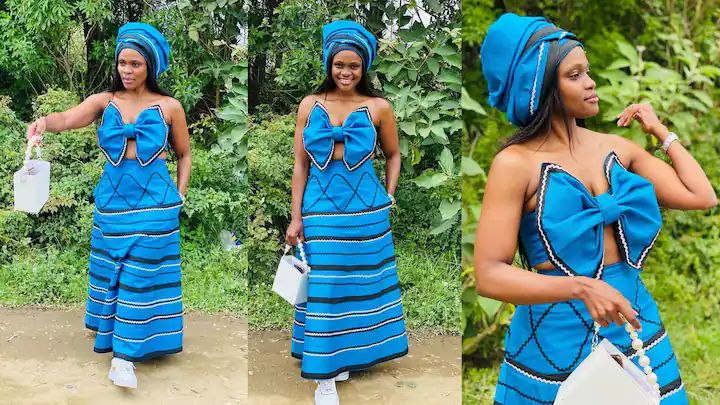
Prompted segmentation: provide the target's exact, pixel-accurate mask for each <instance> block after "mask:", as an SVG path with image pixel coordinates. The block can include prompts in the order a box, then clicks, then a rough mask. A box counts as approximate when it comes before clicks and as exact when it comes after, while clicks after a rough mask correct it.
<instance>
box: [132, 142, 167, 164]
mask: <svg viewBox="0 0 720 405" xmlns="http://www.w3.org/2000/svg"><path fill="white" fill-rule="evenodd" d="M166 155H167V152H165V151H163V152H162V153H161V154H160V156H158V158H160V159H165V156H166ZM124 158H125V159H133V160H134V159H135V158H137V151H136V148H135V140H134V139H128V143H127V149H126V150H125V156H124Z"/></svg>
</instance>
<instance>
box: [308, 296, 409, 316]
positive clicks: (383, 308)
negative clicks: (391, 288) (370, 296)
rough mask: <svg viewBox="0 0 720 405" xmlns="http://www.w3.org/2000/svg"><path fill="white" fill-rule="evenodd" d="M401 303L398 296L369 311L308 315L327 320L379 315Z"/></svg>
mask: <svg viewBox="0 0 720 405" xmlns="http://www.w3.org/2000/svg"><path fill="white" fill-rule="evenodd" d="M399 305H400V299H399V298H398V299H397V300H395V301H393V302H391V303H389V304H385V305H383V306H381V307H379V308H376V309H371V310H367V311H349V312H342V313H339V314H329V313H320V314H312V315H307V318H312V319H324V320H326V321H335V320H338V319H344V318H352V317H356V316H362V315H377V314H381V313H383V312H385V311H388V310H390V309H392V308H395V307H397V306H399ZM328 316H332V318H327V317H328Z"/></svg>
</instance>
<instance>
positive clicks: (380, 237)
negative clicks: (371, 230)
mask: <svg viewBox="0 0 720 405" xmlns="http://www.w3.org/2000/svg"><path fill="white" fill-rule="evenodd" d="M391 233H392V231H390V230H388V231H387V232H385V233H383V234H382V235H378V236H376V237H374V238H372V239H363V240H344V239H317V240H309V241H305V244H306V245H309V244H311V243H320V242H332V243H367V242H374V241H376V240H380V239H382V238H384V237H386V236H387V235H389V234H391Z"/></svg>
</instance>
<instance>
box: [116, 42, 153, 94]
mask: <svg viewBox="0 0 720 405" xmlns="http://www.w3.org/2000/svg"><path fill="white" fill-rule="evenodd" d="M117 70H118V73H119V74H120V79H122V83H123V86H124V87H125V90H135V89H137V88H138V87H139V86H144V85H145V80H147V75H148V69H147V62H145V58H143V56H142V55H141V54H140V52H138V51H136V50H134V49H130V48H125V49H123V50H122V51H120V54H119V55H118V62H117Z"/></svg>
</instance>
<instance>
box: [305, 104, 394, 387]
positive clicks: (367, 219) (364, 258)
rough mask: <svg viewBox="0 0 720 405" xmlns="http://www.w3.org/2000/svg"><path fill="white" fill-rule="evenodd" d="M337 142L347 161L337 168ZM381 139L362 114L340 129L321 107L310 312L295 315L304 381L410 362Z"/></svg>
mask: <svg viewBox="0 0 720 405" xmlns="http://www.w3.org/2000/svg"><path fill="white" fill-rule="evenodd" d="M336 141H341V142H344V147H345V149H344V156H343V160H342V161H340V160H332V155H333V148H334V145H335V142H336ZM376 142H377V132H376V129H375V127H374V126H373V121H372V118H371V116H370V112H369V110H368V109H367V108H366V107H361V108H358V109H356V110H355V111H353V112H352V113H350V115H349V116H348V118H347V119H346V120H345V123H344V124H343V125H342V126H333V125H332V124H331V122H330V116H329V114H328V112H327V111H326V110H325V108H324V106H323V105H322V104H321V103H319V102H317V103H316V104H315V105H314V106H313V108H312V110H311V112H310V115H309V116H308V120H307V124H306V126H305V130H304V132H303V143H304V147H305V151H306V152H307V154H308V156H309V158H310V160H311V162H312V165H311V167H310V171H309V174H308V180H307V185H306V187H305V193H304V195H303V202H302V221H303V227H304V233H305V251H306V254H307V260H308V264H309V265H310V267H311V269H312V270H311V272H310V277H309V282H308V300H307V303H306V304H301V305H297V306H296V307H295V322H294V325H293V330H292V355H293V357H295V358H298V359H302V370H301V375H302V377H304V378H313V379H329V378H333V377H335V376H336V375H338V374H340V373H342V372H344V371H355V370H363V369H366V368H369V367H371V366H373V365H376V364H378V363H381V362H384V361H387V360H391V359H394V358H397V357H400V356H403V355H405V354H407V352H408V343H407V335H406V332H405V320H404V318H403V308H402V302H401V300H400V284H399V281H398V276H397V269H396V264H395V251H394V247H393V238H392V232H391V231H390V222H389V220H388V214H389V211H390V205H391V201H390V197H389V196H388V195H387V192H386V191H385V187H384V186H383V185H382V183H381V182H380V180H379V179H378V177H377V175H376V174H375V170H374V168H373V165H372V159H371V156H372V154H373V151H374V148H375V144H376Z"/></svg>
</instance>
